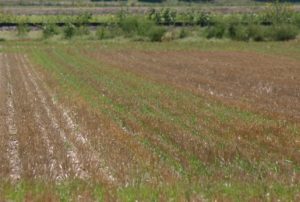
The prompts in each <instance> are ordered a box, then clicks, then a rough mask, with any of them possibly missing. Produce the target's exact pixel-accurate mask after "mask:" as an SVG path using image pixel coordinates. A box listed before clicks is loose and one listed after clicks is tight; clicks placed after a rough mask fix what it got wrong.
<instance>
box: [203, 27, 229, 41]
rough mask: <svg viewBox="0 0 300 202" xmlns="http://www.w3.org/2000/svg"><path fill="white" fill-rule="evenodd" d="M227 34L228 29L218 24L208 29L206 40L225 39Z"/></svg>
mask: <svg viewBox="0 0 300 202" xmlns="http://www.w3.org/2000/svg"><path fill="white" fill-rule="evenodd" d="M225 32H226V27H225V25H224V24H216V25H214V26H210V27H208V28H207V29H206V38H208V39H211V38H218V39H221V38H223V37H224V35H225Z"/></svg>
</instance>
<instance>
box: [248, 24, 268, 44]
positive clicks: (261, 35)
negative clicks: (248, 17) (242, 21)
mask: <svg viewBox="0 0 300 202" xmlns="http://www.w3.org/2000/svg"><path fill="white" fill-rule="evenodd" d="M248 36H249V38H250V39H252V40H253V41H265V40H266V31H265V28H264V27H263V26H259V25H250V26H249V27H248Z"/></svg>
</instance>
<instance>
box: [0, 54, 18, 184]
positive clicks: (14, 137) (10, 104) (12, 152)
mask: <svg viewBox="0 0 300 202" xmlns="http://www.w3.org/2000/svg"><path fill="white" fill-rule="evenodd" d="M7 59H8V57H7V55H4V61H5V66H6V77H7V89H6V90H7V93H6V95H7V96H6V97H7V98H6V99H7V101H6V109H7V118H6V127H7V131H8V144H7V145H8V148H7V151H8V156H9V157H8V158H9V167H10V178H11V180H12V181H17V180H19V179H20V178H21V174H22V173H21V172H22V163H21V159H20V154H19V138H18V136H20V134H22V131H21V127H20V126H19V125H18V123H17V120H16V118H17V116H18V115H19V114H17V113H16V109H15V102H16V99H17V97H16V95H15V92H14V89H13V86H12V76H11V70H10V67H9V65H8V63H7V62H6V61H7ZM18 129H19V133H18Z"/></svg>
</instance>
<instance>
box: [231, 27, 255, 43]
mask: <svg viewBox="0 0 300 202" xmlns="http://www.w3.org/2000/svg"><path fill="white" fill-rule="evenodd" d="M228 36H229V37H230V38H231V39H233V40H237V41H248V40H249V39H250V35H249V30H248V29H247V27H246V26H243V25H235V24H232V25H230V26H229V28H228Z"/></svg>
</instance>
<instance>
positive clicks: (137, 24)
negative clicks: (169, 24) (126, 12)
mask: <svg viewBox="0 0 300 202" xmlns="http://www.w3.org/2000/svg"><path fill="white" fill-rule="evenodd" d="M119 26H120V27H121V29H122V30H123V31H124V33H125V34H127V35H128V36H132V35H139V36H146V35H147V33H148V30H151V29H152V27H154V26H155V24H154V22H152V21H150V20H147V19H142V18H139V17H135V16H131V17H126V18H124V19H123V20H121V21H120V22H119Z"/></svg>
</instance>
